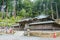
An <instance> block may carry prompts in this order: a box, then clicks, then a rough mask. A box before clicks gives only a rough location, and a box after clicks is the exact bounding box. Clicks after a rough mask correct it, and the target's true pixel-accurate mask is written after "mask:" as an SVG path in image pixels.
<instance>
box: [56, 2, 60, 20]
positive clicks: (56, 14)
mask: <svg viewBox="0 0 60 40" xmlns="http://www.w3.org/2000/svg"><path fill="white" fill-rule="evenodd" d="M56 15H57V19H58V18H59V15H58V8H57V3H56Z"/></svg>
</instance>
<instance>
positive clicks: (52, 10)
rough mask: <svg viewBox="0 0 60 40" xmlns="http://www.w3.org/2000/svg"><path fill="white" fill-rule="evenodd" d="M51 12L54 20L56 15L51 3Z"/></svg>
mask: <svg viewBox="0 0 60 40" xmlns="http://www.w3.org/2000/svg"><path fill="white" fill-rule="evenodd" d="M51 12H52V14H51V15H52V19H54V13H53V7H52V3H51Z"/></svg>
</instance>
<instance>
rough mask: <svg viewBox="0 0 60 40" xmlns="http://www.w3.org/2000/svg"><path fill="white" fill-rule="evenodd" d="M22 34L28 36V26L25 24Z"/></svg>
mask: <svg viewBox="0 0 60 40" xmlns="http://www.w3.org/2000/svg"><path fill="white" fill-rule="evenodd" d="M24 31H25V32H24V34H25V35H26V34H27V36H30V29H29V25H28V24H25V28H24Z"/></svg>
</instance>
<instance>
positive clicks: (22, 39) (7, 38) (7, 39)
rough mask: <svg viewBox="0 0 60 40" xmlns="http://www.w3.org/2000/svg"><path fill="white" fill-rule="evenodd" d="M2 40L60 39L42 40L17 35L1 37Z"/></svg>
mask: <svg viewBox="0 0 60 40" xmlns="http://www.w3.org/2000/svg"><path fill="white" fill-rule="evenodd" d="M0 40H60V38H41V37H27V36H15V35H6V34H5V35H0Z"/></svg>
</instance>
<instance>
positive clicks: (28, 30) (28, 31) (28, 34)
mask: <svg viewBox="0 0 60 40" xmlns="http://www.w3.org/2000/svg"><path fill="white" fill-rule="evenodd" d="M27 36H30V29H29V28H28V29H27Z"/></svg>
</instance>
